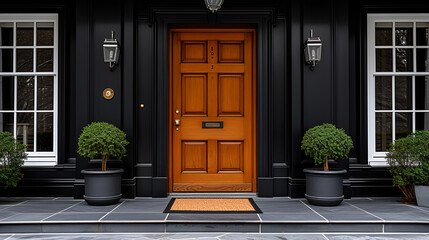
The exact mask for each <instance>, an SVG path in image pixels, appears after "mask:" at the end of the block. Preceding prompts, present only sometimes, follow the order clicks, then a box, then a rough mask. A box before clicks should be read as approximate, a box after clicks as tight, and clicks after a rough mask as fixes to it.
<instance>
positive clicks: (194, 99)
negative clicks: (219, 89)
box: [182, 74, 207, 116]
mask: <svg viewBox="0 0 429 240" xmlns="http://www.w3.org/2000/svg"><path fill="white" fill-rule="evenodd" d="M182 115H183V116H191V115H193V116H207V75H205V74H183V75H182Z"/></svg>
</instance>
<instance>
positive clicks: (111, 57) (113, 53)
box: [104, 45, 118, 63]
mask: <svg viewBox="0 0 429 240" xmlns="http://www.w3.org/2000/svg"><path fill="white" fill-rule="evenodd" d="M117 53H118V47H117V46H115V45H104V62H106V63H109V62H116V58H117Z"/></svg>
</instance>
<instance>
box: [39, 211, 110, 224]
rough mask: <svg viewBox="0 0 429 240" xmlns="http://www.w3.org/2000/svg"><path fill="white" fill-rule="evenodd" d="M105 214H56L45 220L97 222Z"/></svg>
mask: <svg viewBox="0 0 429 240" xmlns="http://www.w3.org/2000/svg"><path fill="white" fill-rule="evenodd" d="M104 215H105V213H66V212H62V213H58V214H55V215H53V216H52V217H49V218H47V219H45V220H44V221H46V222H52V221H97V220H99V219H100V218H102V217H103V216H104Z"/></svg>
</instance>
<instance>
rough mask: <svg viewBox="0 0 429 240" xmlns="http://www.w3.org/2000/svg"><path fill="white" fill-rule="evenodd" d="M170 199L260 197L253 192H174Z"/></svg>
mask: <svg viewBox="0 0 429 240" xmlns="http://www.w3.org/2000/svg"><path fill="white" fill-rule="evenodd" d="M169 195H170V197H181V198H195V197H201V198H211V197H213V198H219V197H222V198H253V197H258V196H257V195H256V193H251V192H245V193H242V192H232V193H226V192H225V193H219V192H215V193H210V192H192V193H190V192H186V193H182V192H173V193H170V194H169Z"/></svg>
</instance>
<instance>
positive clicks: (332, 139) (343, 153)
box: [301, 123, 353, 170]
mask: <svg viewBox="0 0 429 240" xmlns="http://www.w3.org/2000/svg"><path fill="white" fill-rule="evenodd" d="M352 148H353V141H352V139H351V137H350V136H348V135H347V134H346V133H345V131H344V130H343V129H339V128H337V127H335V126H334V125H332V124H330V123H325V124H322V125H319V126H315V127H313V128H310V129H308V130H307V132H305V134H304V137H303V139H302V143H301V149H302V150H303V151H304V152H305V154H306V155H307V156H310V157H311V158H313V159H314V163H315V164H316V165H320V164H325V166H326V167H325V170H327V160H328V159H329V158H331V159H335V160H337V159H340V158H346V157H347V155H348V154H349V152H350V149H352Z"/></svg>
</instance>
